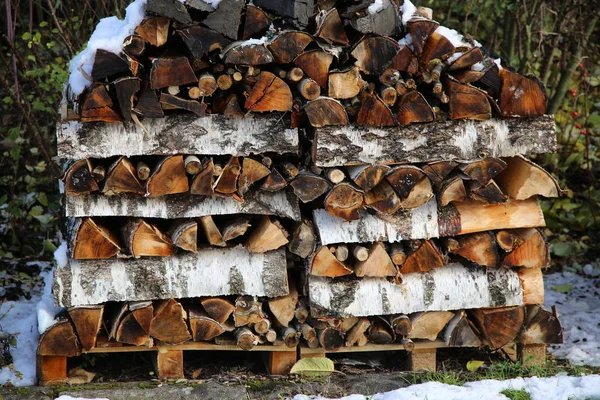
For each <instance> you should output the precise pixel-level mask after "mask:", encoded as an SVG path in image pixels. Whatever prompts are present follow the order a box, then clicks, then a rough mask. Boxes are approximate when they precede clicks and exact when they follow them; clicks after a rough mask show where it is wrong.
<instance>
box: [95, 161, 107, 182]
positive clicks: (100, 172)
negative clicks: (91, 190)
mask: <svg viewBox="0 0 600 400" xmlns="http://www.w3.org/2000/svg"><path fill="white" fill-rule="evenodd" d="M92 177H93V178H94V180H95V181H96V182H102V181H103V180H104V178H105V177H106V167H105V166H104V165H102V164H99V165H96V166H94V168H93V169H92Z"/></svg>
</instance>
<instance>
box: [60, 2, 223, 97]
mask: <svg viewBox="0 0 600 400" xmlns="http://www.w3.org/2000/svg"><path fill="white" fill-rule="evenodd" d="M146 1H147V0H135V1H134V2H133V3H131V4H130V5H129V6H127V8H126V10H125V19H123V20H121V19H119V18H117V17H115V16H113V17H107V18H103V19H101V20H100V21H99V22H98V25H96V29H95V30H94V32H93V33H92V36H90V39H89V41H88V43H87V47H86V48H85V49H84V50H82V51H81V52H80V53H79V54H77V56H75V57H74V58H73V59H72V60H71V62H70V63H69V72H70V75H69V87H70V89H71V91H70V93H71V99H72V100H74V99H75V98H76V97H77V96H79V95H80V94H81V93H82V92H83V91H84V89H85V88H86V87H88V86H89V85H90V83H91V81H90V76H91V74H92V66H93V64H94V57H95V56H96V50H98V49H103V50H106V51H110V52H111V53H115V54H119V53H120V52H121V49H122V47H123V40H124V39H125V38H126V37H127V36H129V35H131V34H132V33H133V32H134V30H135V28H136V27H137V26H138V25H139V24H140V23H141V22H142V20H143V19H144V14H145V7H144V6H145V4H146ZM215 1H216V2H217V3H218V0H213V2H215Z"/></svg>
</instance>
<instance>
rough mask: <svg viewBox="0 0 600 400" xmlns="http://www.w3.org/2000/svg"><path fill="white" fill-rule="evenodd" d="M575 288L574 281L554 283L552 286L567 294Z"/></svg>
mask: <svg viewBox="0 0 600 400" xmlns="http://www.w3.org/2000/svg"><path fill="white" fill-rule="evenodd" d="M572 288H573V284H572V283H565V284H564V285H554V286H552V290H554V291H557V292H558V293H564V294H567V293H569V292H570V291H571V289H572Z"/></svg>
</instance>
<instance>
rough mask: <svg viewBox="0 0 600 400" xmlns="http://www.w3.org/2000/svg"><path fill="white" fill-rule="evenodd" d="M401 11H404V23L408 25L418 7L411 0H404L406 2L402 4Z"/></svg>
mask: <svg viewBox="0 0 600 400" xmlns="http://www.w3.org/2000/svg"><path fill="white" fill-rule="evenodd" d="M400 12H401V13H402V25H404V26H406V24H407V23H408V21H410V19H411V18H412V16H413V14H414V13H415V12H417V7H415V5H414V4H413V3H412V2H411V1H410V0H404V3H403V4H402V6H400Z"/></svg>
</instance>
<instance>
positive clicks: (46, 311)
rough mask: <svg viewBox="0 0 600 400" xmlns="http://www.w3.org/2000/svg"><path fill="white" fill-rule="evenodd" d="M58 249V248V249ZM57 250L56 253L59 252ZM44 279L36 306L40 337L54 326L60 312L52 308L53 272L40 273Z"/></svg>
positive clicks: (58, 309)
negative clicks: (42, 290) (42, 289)
mask: <svg viewBox="0 0 600 400" xmlns="http://www.w3.org/2000/svg"><path fill="white" fill-rule="evenodd" d="M59 249H60V247H59ZM59 249H57V250H56V251H59ZM41 275H42V276H43V278H44V293H43V294H42V298H41V299H40V301H39V303H38V304H37V306H36V311H37V321H38V333H39V334H40V335H41V334H42V333H44V332H45V331H46V329H48V328H49V327H50V326H52V325H53V324H54V317H55V316H56V314H58V312H59V311H60V308H57V307H55V306H54V297H53V296H52V280H53V278H54V270H51V271H47V272H42V274H41Z"/></svg>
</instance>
